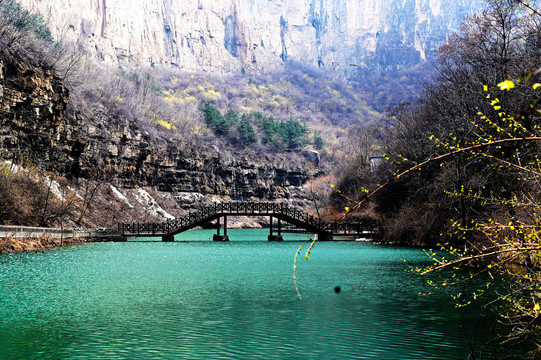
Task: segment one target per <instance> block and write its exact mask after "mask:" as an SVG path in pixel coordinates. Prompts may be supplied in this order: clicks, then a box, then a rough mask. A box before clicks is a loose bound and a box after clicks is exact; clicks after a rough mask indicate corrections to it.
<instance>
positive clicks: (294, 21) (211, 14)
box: [21, 0, 480, 75]
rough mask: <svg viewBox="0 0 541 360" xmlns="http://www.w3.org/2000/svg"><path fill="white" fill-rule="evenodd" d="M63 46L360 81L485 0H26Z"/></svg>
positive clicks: (153, 60)
mask: <svg viewBox="0 0 541 360" xmlns="http://www.w3.org/2000/svg"><path fill="white" fill-rule="evenodd" d="M21 3H22V4H23V6H25V7H26V8H28V9H30V10H33V11H36V10H39V11H40V12H41V13H42V14H43V15H44V17H45V19H46V21H47V22H48V24H49V25H50V27H51V30H52V32H53V35H54V36H55V37H56V38H57V39H61V38H70V39H72V40H77V41H79V43H80V44H82V45H83V46H84V47H85V48H86V49H87V50H89V51H90V52H91V54H92V55H93V56H95V57H98V58H103V59H105V60H108V61H114V62H117V61H118V62H137V63H143V64H172V65H175V66H178V67H180V68H182V69H183V70H186V71H201V70H204V71H221V72H231V71H239V70H241V69H242V68H244V69H245V70H271V69H273V68H276V67H279V66H281V64H282V62H283V61H285V60H287V59H292V60H297V61H302V62H304V63H309V64H313V65H317V66H319V67H321V68H325V69H329V70H333V71H337V72H339V73H341V74H346V75H354V74H355V73H357V72H359V70H362V69H372V70H373V69H389V68H396V67H400V66H411V65H414V64H416V63H418V62H419V61H420V60H422V59H424V58H425V57H426V56H427V54H429V53H431V52H432V51H433V50H434V49H435V48H436V47H437V46H438V45H439V44H441V43H442V42H443V41H444V40H445V36H446V35H447V34H449V32H451V31H454V30H457V29H458V26H459V24H460V21H461V19H462V18H463V16H464V15H466V14H469V13H472V12H473V11H474V10H477V9H478V8H479V3H480V1H479V0H473V1H471V0H445V1H444V0H293V1H292V0H274V1H268V0H134V1H127V0H123V1H122V0H116V1H111V0H86V1H83V0H73V1H61V0H21Z"/></svg>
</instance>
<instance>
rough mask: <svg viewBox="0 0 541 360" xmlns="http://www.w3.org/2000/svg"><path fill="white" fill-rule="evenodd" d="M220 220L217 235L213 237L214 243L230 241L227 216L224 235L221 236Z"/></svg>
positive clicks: (218, 220)
mask: <svg viewBox="0 0 541 360" xmlns="http://www.w3.org/2000/svg"><path fill="white" fill-rule="evenodd" d="M221 227H222V226H221V225H220V218H218V219H216V229H217V230H216V234H215V235H214V236H213V237H212V241H229V236H227V216H224V234H223V235H220V228H221Z"/></svg>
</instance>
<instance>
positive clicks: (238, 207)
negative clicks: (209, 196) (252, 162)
mask: <svg viewBox="0 0 541 360" xmlns="http://www.w3.org/2000/svg"><path fill="white" fill-rule="evenodd" d="M272 214H281V215H285V216H289V217H291V218H293V219H295V220H297V221H300V222H303V223H304V224H306V225H309V226H311V227H313V228H315V229H318V230H319V231H328V230H330V229H331V225H330V224H328V223H326V222H325V221H323V220H321V219H319V218H315V217H314V216H312V215H309V214H307V213H305V212H303V211H300V210H298V209H296V208H294V207H292V206H289V205H288V204H285V203H271V202H229V203H215V204H214V205H211V206H207V207H204V208H202V209H199V210H197V211H193V212H190V213H188V214H187V215H185V216H182V217H180V218H178V219H174V220H169V221H166V222H161V223H127V224H119V230H120V231H121V232H122V233H123V234H137V235H143V234H144V235H153V234H157V235H162V234H170V233H172V232H174V231H176V230H178V229H181V228H184V227H188V226H192V225H193V224H196V223H199V222H202V221H204V220H206V219H209V218H212V217H214V216H216V215H261V216H269V215H272Z"/></svg>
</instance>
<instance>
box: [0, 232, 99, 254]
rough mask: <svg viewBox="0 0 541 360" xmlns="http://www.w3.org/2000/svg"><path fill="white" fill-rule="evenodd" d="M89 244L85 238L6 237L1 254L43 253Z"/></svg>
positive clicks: (0, 244) (1, 240) (0, 249)
mask: <svg viewBox="0 0 541 360" xmlns="http://www.w3.org/2000/svg"><path fill="white" fill-rule="evenodd" d="M87 242H89V241H88V240H87V239H83V238H66V239H59V238H52V237H49V236H42V237H40V238H37V239H28V238H12V237H8V236H6V237H2V238H0V254H13V253H23V252H32V251H43V250H46V249H50V248H54V247H59V246H68V245H78V244H84V243H87Z"/></svg>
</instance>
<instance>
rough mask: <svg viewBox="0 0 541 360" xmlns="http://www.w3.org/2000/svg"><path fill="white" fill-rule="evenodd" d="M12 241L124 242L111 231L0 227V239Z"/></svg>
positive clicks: (119, 235) (117, 234) (123, 239)
mask: <svg viewBox="0 0 541 360" xmlns="http://www.w3.org/2000/svg"><path fill="white" fill-rule="evenodd" d="M6 237H9V238H13V239H40V238H43V237H48V238H52V239H60V238H62V237H63V238H65V239H66V238H71V239H85V240H86V241H126V239H125V238H124V237H123V236H122V235H121V234H119V233H116V232H115V231H113V230H97V231H88V230H87V231H81V230H72V229H63V230H62V229H59V228H41V227H31V226H6V225H0V238H6Z"/></svg>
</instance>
